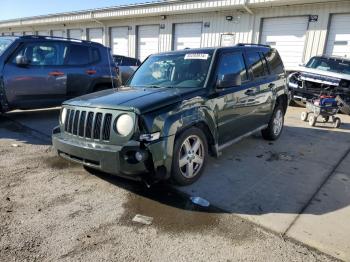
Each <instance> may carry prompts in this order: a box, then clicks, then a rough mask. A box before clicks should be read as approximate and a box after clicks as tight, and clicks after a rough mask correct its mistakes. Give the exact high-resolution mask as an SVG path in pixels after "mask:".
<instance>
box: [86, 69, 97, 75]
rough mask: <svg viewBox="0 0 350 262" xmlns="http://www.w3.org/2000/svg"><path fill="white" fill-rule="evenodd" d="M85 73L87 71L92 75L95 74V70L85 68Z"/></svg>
mask: <svg viewBox="0 0 350 262" xmlns="http://www.w3.org/2000/svg"><path fill="white" fill-rule="evenodd" d="M86 73H87V74H88V75H94V74H96V70H93V69H90V70H86Z"/></svg>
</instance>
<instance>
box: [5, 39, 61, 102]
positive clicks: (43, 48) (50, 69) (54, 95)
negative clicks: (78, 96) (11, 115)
mask: <svg viewBox="0 0 350 262" xmlns="http://www.w3.org/2000/svg"><path fill="white" fill-rule="evenodd" d="M64 52H65V45H63V44H61V43H59V42H28V43H24V44H22V46H21V47H20V48H19V50H18V51H17V52H16V53H15V54H14V56H13V57H11V59H10V60H9V61H8V62H7V63H6V64H5V66H4V86H5V92H6V97H7V100H8V102H9V104H10V107H11V106H12V107H18V108H35V107H44V106H51V105H58V104H59V103H60V101H63V100H64V98H65V95H66V84H67V76H66V74H65V73H64V71H63V70H62V67H63V63H64ZM19 55H20V56H24V57H26V60H27V61H28V64H26V65H17V63H16V57H17V56H19Z"/></svg>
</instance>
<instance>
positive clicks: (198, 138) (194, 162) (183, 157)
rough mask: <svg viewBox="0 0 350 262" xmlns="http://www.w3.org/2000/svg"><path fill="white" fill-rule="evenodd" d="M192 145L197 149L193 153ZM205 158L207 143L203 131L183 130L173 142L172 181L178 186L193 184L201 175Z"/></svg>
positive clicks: (194, 129) (196, 129)
mask: <svg viewBox="0 0 350 262" xmlns="http://www.w3.org/2000/svg"><path fill="white" fill-rule="evenodd" d="M197 142H199V144H197ZM194 145H196V147H198V148H195V149H194V151H193V146H194ZM207 157H208V142H207V138H206V136H205V134H204V133H203V131H202V130H200V129H199V128H196V127H191V128H189V129H187V130H185V131H184V132H183V133H181V134H180V135H179V136H178V137H177V138H176V140H175V145H174V153H173V162H172V169H171V179H172V181H173V182H174V183H175V184H176V185H179V186H186V185H190V184H193V183H194V182H195V181H197V180H198V179H199V178H200V176H201V175H202V173H203V170H204V168H205V164H206V160H207ZM180 162H181V163H180Z"/></svg>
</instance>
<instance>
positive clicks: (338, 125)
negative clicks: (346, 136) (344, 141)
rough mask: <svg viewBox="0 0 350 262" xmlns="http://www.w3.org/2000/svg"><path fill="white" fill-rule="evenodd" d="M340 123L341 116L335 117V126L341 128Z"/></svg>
mask: <svg viewBox="0 0 350 262" xmlns="http://www.w3.org/2000/svg"><path fill="white" fill-rule="evenodd" d="M340 125H341V120H340V118H339V117H335V118H334V127H335V128H339V127H340Z"/></svg>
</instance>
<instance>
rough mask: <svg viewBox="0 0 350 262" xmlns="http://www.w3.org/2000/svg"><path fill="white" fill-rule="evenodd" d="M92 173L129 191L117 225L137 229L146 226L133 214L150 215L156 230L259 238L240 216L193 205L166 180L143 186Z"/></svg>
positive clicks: (239, 238)
mask: <svg viewBox="0 0 350 262" xmlns="http://www.w3.org/2000/svg"><path fill="white" fill-rule="evenodd" d="M94 175H96V176H98V177H99V178H101V179H103V180H106V181H108V182H110V183H112V184H114V185H115V186H118V187H121V188H124V189H126V190H128V191H129V194H128V197H127V201H126V202H125V203H124V204H123V208H124V214H123V215H122V216H121V218H120V219H119V224H120V225H125V226H129V227H132V228H134V229H135V230H139V229H140V228H143V227H145V226H146V227H147V225H143V224H140V223H136V222H133V221H132V219H133V218H134V217H135V216H136V215H138V214H139V215H143V216H148V217H152V218H153V221H152V225H150V227H154V228H156V229H157V230H159V232H160V233H170V234H180V233H188V232H194V233H197V232H198V233H199V232H203V231H208V232H213V233H214V232H215V234H217V235H220V236H222V237H225V238H229V239H232V240H235V241H238V240H239V241H243V240H245V239H252V238H256V237H259V235H260V234H259V233H257V231H256V230H254V226H253V225H252V224H250V223H248V222H246V221H245V220H243V219H242V218H240V217H238V216H234V215H228V214H227V213H226V212H225V211H223V210H221V209H219V208H217V207H215V206H212V205H210V206H209V207H201V206H198V205H196V204H193V203H192V201H191V200H190V196H187V195H186V194H184V193H182V192H179V191H178V190H176V189H175V188H173V187H172V186H171V185H169V184H167V183H157V184H155V185H153V186H151V187H150V188H147V187H146V186H145V185H144V184H143V183H141V182H135V181H129V180H125V179H122V178H118V177H114V176H109V175H106V174H101V173H97V172H96V173H95V174H94Z"/></svg>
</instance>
